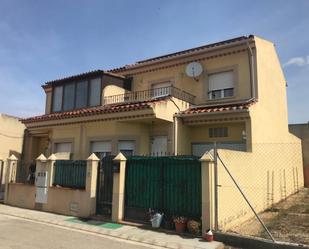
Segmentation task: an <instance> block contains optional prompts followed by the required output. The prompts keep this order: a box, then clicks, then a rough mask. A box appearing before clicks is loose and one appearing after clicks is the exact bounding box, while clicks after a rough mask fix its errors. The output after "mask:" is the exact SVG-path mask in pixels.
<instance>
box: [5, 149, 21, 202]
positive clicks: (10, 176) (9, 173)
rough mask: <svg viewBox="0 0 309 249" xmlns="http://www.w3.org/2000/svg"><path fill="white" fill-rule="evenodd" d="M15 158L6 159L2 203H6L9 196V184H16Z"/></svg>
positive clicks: (12, 156)
mask: <svg viewBox="0 0 309 249" xmlns="http://www.w3.org/2000/svg"><path fill="white" fill-rule="evenodd" d="M17 161H18V160H17V158H16V156H14V155H11V156H10V157H9V158H8V159H7V163H6V164H5V165H6V170H5V193H4V203H8V195H9V183H14V182H16V171H17Z"/></svg>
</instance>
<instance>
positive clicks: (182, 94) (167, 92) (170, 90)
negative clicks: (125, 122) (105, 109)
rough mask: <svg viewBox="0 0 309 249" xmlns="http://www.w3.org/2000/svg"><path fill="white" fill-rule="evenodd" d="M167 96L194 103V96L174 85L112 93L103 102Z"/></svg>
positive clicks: (113, 102) (133, 100) (142, 99)
mask: <svg viewBox="0 0 309 249" xmlns="http://www.w3.org/2000/svg"><path fill="white" fill-rule="evenodd" d="M167 96H173V97H175V98H178V99H181V100H184V101H186V102H188V103H190V104H193V103H194V99H195V96H194V95H192V94H190V93H188V92H186V91H183V90H181V89H179V88H177V87H174V86H168V87H161V88H153V89H149V90H144V91H136V92H128V93H124V94H118V95H112V96H108V97H105V98H104V100H103V104H104V105H107V104H117V103H129V102H139V101H146V100H151V99H157V98H162V97H167Z"/></svg>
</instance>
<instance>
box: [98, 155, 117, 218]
mask: <svg viewBox="0 0 309 249" xmlns="http://www.w3.org/2000/svg"><path fill="white" fill-rule="evenodd" d="M114 158H115V156H113V155H108V156H105V157H103V159H102V160H101V161H100V163H99V166H98V178H97V202H96V203H97V204H96V206H97V207H96V213H97V214H99V215H104V216H109V217H110V216H111V215H112V200H113V165H114V164H115V163H114V162H113V159H114Z"/></svg>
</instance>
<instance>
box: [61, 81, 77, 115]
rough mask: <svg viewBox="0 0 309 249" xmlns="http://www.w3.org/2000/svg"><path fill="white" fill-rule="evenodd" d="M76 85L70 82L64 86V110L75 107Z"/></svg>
mask: <svg viewBox="0 0 309 249" xmlns="http://www.w3.org/2000/svg"><path fill="white" fill-rule="evenodd" d="M74 96H75V85H74V84H68V85H65V86H64V96H63V97H64V100H63V110H64V111H68V110H72V109H74Z"/></svg>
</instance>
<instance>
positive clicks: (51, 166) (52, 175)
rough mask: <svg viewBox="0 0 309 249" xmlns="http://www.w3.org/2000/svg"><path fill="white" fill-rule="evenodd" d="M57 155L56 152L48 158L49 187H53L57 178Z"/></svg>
mask: <svg viewBox="0 0 309 249" xmlns="http://www.w3.org/2000/svg"><path fill="white" fill-rule="evenodd" d="M56 160H57V157H56V155H55V154H51V155H50V156H49V158H48V159H47V171H48V184H47V186H48V187H52V186H53V183H54V179H55V163H56Z"/></svg>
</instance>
